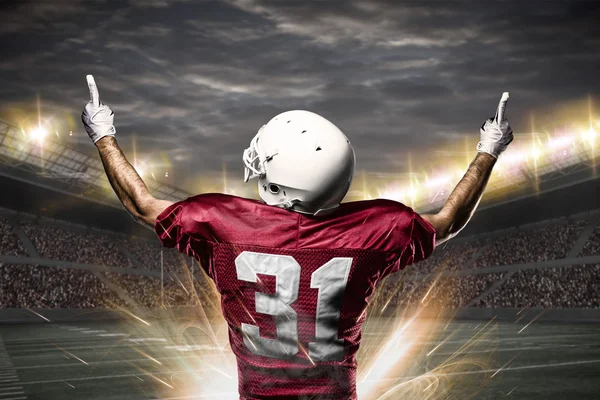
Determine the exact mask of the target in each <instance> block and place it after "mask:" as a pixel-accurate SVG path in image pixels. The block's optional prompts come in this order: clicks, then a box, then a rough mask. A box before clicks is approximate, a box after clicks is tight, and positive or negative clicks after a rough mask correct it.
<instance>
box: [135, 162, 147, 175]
mask: <svg viewBox="0 0 600 400" xmlns="http://www.w3.org/2000/svg"><path fill="white" fill-rule="evenodd" d="M133 168H134V169H135V170H136V172H137V173H138V175H139V176H144V172H146V171H144V168H142V167H141V166H140V165H137V164H134V166H133Z"/></svg>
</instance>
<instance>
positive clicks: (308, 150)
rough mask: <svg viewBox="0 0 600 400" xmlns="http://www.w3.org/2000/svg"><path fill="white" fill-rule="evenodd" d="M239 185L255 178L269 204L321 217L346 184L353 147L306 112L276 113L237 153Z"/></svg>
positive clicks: (339, 197)
mask: <svg viewBox="0 0 600 400" xmlns="http://www.w3.org/2000/svg"><path fill="white" fill-rule="evenodd" d="M243 159H244V164H245V171H244V181H245V182H248V180H249V179H252V178H258V192H259V194H260V197H261V198H262V199H263V201H264V202H265V203H267V204H269V205H273V206H279V207H283V208H286V209H289V210H292V211H297V212H299V213H303V214H312V215H322V214H324V213H327V212H330V211H332V210H334V209H335V208H337V207H338V206H339V205H340V203H341V201H342V199H343V198H344V196H346V193H347V192H348V189H349V188H350V184H351V183H352V177H353V175H354V165H355V157H354V149H353V148H352V145H351V144H350V141H349V140H348V138H347V137H346V136H345V135H344V133H343V132H342V131H341V130H340V129H338V128H337V127H336V126H335V125H334V124H332V123H331V122H329V121H328V120H326V119H325V118H323V117H321V116H320V115H317V114H315V113H312V112H310V111H302V110H294V111H287V112H284V113H282V114H279V115H277V116H276V117H275V118H273V119H272V120H271V121H269V122H268V123H267V124H266V125H264V126H263V127H262V128H260V130H259V131H258V133H257V134H256V136H255V137H254V139H252V142H250V147H248V148H247V149H246V150H245V151H244V155H243Z"/></svg>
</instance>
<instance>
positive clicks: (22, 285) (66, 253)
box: [0, 217, 600, 309]
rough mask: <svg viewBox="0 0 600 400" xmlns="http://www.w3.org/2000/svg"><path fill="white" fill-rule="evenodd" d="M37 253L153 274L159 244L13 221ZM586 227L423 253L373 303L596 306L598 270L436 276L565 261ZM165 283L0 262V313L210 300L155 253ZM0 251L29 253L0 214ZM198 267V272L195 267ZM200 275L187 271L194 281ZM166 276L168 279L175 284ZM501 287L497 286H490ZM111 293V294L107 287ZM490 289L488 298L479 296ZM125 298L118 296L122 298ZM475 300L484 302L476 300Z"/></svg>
mask: <svg viewBox="0 0 600 400" xmlns="http://www.w3.org/2000/svg"><path fill="white" fill-rule="evenodd" d="M20 226H21V227H22V229H23V232H24V233H25V234H26V235H27V236H28V238H29V240H31V243H32V244H33V245H34V247H35V248H36V250H37V252H38V253H39V255H40V257H42V258H46V259H51V260H59V261H65V262H77V263H85V264H95V265H106V266H113V267H121V268H128V269H135V268H136V267H139V268H143V269H145V270H148V271H155V272H152V273H154V274H156V271H158V270H159V269H160V267H161V247H160V245H159V244H158V241H156V242H153V241H150V240H145V239H138V238H130V239H128V240H126V241H124V240H123V239H122V238H120V237H117V236H114V237H113V236H110V235H108V234H104V233H103V234H100V233H96V232H93V231H86V230H76V229H70V228H69V227H66V226H62V225H56V226H49V225H47V224H37V223H32V222H24V221H22V222H21V225H20ZM585 226H586V222H585V221H575V222H566V221H562V222H557V223H555V224H552V225H548V226H545V227H542V228H537V229H531V230H519V229H516V230H513V231H508V232H503V233H499V234H498V235H487V236H486V237H483V238H477V237H470V238H469V237H467V238H461V240H460V241H456V242H453V241H449V242H448V243H447V244H446V245H443V246H440V247H438V248H437V249H436V250H435V251H434V253H433V254H432V256H431V257H430V258H429V259H427V260H425V261H423V262H421V263H417V264H415V265H412V266H409V267H408V268H407V269H406V270H405V271H403V272H401V273H399V274H396V275H397V276H396V275H393V276H391V277H389V278H387V279H386V281H384V282H383V283H382V284H381V285H380V286H379V287H378V290H377V292H376V301H374V302H375V303H376V305H377V307H381V309H384V308H387V307H404V306H415V305H417V306H418V305H421V304H427V305H430V306H435V307H440V308H454V307H464V306H467V305H469V304H472V303H473V302H474V301H475V300H477V302H476V304H475V306H477V307H517V308H518V307H554V308H567V307H600V305H599V302H600V301H599V298H600V293H599V292H600V289H599V287H600V272H599V268H600V267H599V266H598V265H580V266H579V265H578V266H572V267H563V268H552V269H529V270H522V271H517V272H516V273H508V274H509V275H508V277H506V276H507V275H506V274H507V273H504V274H490V273H487V274H477V275H475V274H473V275H464V276H441V275H440V273H442V272H452V271H458V270H460V269H464V268H467V269H470V268H483V267H489V266H495V265H511V264H520V263H527V262H534V261H542V260H552V259H560V258H564V257H566V256H567V254H568V253H569V251H570V250H571V249H572V248H573V245H574V244H575V242H576V241H577V239H578V238H579V236H580V234H581V232H582V230H583V229H584V227H585ZM162 254H163V265H164V267H165V272H164V277H165V281H164V285H163V291H162V296H161V285H160V278H159V277H158V275H156V276H140V275H139V274H138V275H132V274H135V272H133V271H132V272H130V274H128V275H125V274H116V273H113V272H111V273H103V274H102V275H101V276H98V275H97V274H98V273H95V272H90V271H85V270H77V269H69V268H58V267H47V266H37V265H30V263H27V264H23V265H11V264H1V261H0V273H1V276H2V282H1V283H0V307H5V308H6V307H19V308H30V307H42V308H44V307H46V308H54V307H68V308H87V307H118V306H130V305H132V303H133V305H140V306H143V307H148V308H154V307H160V306H162V305H167V306H172V305H182V304H188V305H189V304H195V303H197V302H198V297H197V296H196V294H195V293H198V292H203V293H204V295H205V297H204V299H205V300H206V301H208V302H211V303H214V301H215V298H216V297H215V295H214V291H212V289H211V288H210V284H208V283H206V282H205V283H204V284H202V285H199V284H194V285H193V286H194V287H193V288H192V287H188V286H189V285H188V286H186V284H183V283H182V282H181V280H179V279H178V278H176V276H177V274H179V275H180V276H182V275H186V274H182V273H184V272H186V271H189V269H187V268H185V267H188V268H190V267H191V268H192V271H193V270H194V268H197V264H195V263H191V262H190V258H189V257H186V256H184V255H182V254H180V253H178V252H176V251H175V250H173V249H163V250H162ZM0 255H5V256H19V257H28V256H31V255H28V254H27V251H26V249H25V246H23V244H22V243H21V242H20V240H19V236H18V235H17V234H16V233H15V228H14V226H13V225H11V221H9V220H8V219H7V218H3V217H0ZM579 255H580V256H588V255H600V225H598V226H597V227H596V229H595V231H594V232H593V233H592V235H591V236H590V237H589V239H588V240H587V242H586V244H585V246H584V247H583V250H582V251H581V252H580V254H579ZM196 271H197V269H196ZM199 275H200V274H196V277H198V276H199ZM174 277H175V278H174ZM496 282H500V284H499V285H497V287H493V285H494V283H496ZM115 288H118V290H115ZM488 290H492V291H491V293H486V291H488ZM123 294H125V295H123ZM480 296H483V298H481V299H478V298H479V297H480Z"/></svg>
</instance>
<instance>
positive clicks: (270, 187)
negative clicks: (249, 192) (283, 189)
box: [269, 183, 279, 194]
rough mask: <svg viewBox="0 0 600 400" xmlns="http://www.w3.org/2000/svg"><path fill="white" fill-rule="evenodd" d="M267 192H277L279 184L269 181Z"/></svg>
mask: <svg viewBox="0 0 600 400" xmlns="http://www.w3.org/2000/svg"><path fill="white" fill-rule="evenodd" d="M269 192H271V193H273V194H277V193H279V186H277V185H275V184H274V183H270V184H269Z"/></svg>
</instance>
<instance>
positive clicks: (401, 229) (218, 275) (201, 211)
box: [156, 194, 435, 399]
mask: <svg viewBox="0 0 600 400" xmlns="http://www.w3.org/2000/svg"><path fill="white" fill-rule="evenodd" d="M156 228H157V233H158V234H159V236H160V238H161V240H162V242H163V243H164V245H166V246H169V247H172V246H177V247H178V249H179V250H180V251H182V252H185V253H187V254H189V255H192V256H195V257H196V258H198V259H199V260H200V261H201V265H202V266H203V268H204V269H205V270H206V271H207V273H208V274H209V275H210V277H211V278H212V279H213V280H214V281H215V284H216V287H217V288H218V290H219V292H220V293H221V301H222V310H223V314H224V316H225V319H226V321H227V323H228V326H229V336H230V343H231V348H232V350H233V352H234V353H235V355H236V357H237V360H238V374H239V390H240V395H241V396H242V397H244V398H248V399H258V398H260V399H262V398H279V399H281V398H285V397H287V396H289V397H290V398H296V397H298V396H303V395H305V396H319V395H321V396H323V398H331V399H337V398H340V399H341V398H343V399H349V398H354V396H355V392H356V390H355V389H356V388H355V381H356V376H355V374H356V359H355V355H356V352H357V351H358V347H359V343H360V339H361V325H362V323H363V321H364V320H365V318H366V312H365V310H366V307H367V304H368V301H369V299H370V297H371V296H372V295H373V293H374V290H375V286H376V284H377V283H378V281H379V280H380V279H381V278H383V277H384V276H386V275H388V274H389V273H391V272H394V271H396V270H398V269H401V268H403V267H404V266H406V265H408V264H410V263H412V262H416V261H419V260H421V259H423V258H425V257H427V256H428V255H429V254H430V253H431V252H432V251H433V247H434V241H435V231H434V229H433V227H431V225H429V224H428V223H427V222H426V221H425V220H423V219H422V218H421V217H420V216H418V214H416V213H414V212H413V211H412V210H411V209H410V208H408V207H406V206H404V205H402V204H400V203H397V202H394V201H389V200H372V201H361V202H353V203H345V204H342V205H341V206H340V207H339V208H338V209H337V210H336V211H335V212H334V213H332V214H330V215H327V216H322V217H313V216H307V215H303V214H299V213H295V212H291V211H287V210H284V209H281V208H277V207H272V206H268V205H265V204H264V203H262V202H258V201H254V200H248V199H242V198H239V197H235V196H228V195H221V194H207V195H200V196H195V197H192V198H190V199H187V200H185V201H183V202H180V203H176V204H174V205H173V206H171V207H169V208H168V209H167V210H165V211H164V212H163V213H162V214H161V215H160V216H159V218H158V219H157V226H156ZM312 398H314V397H312Z"/></svg>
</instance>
